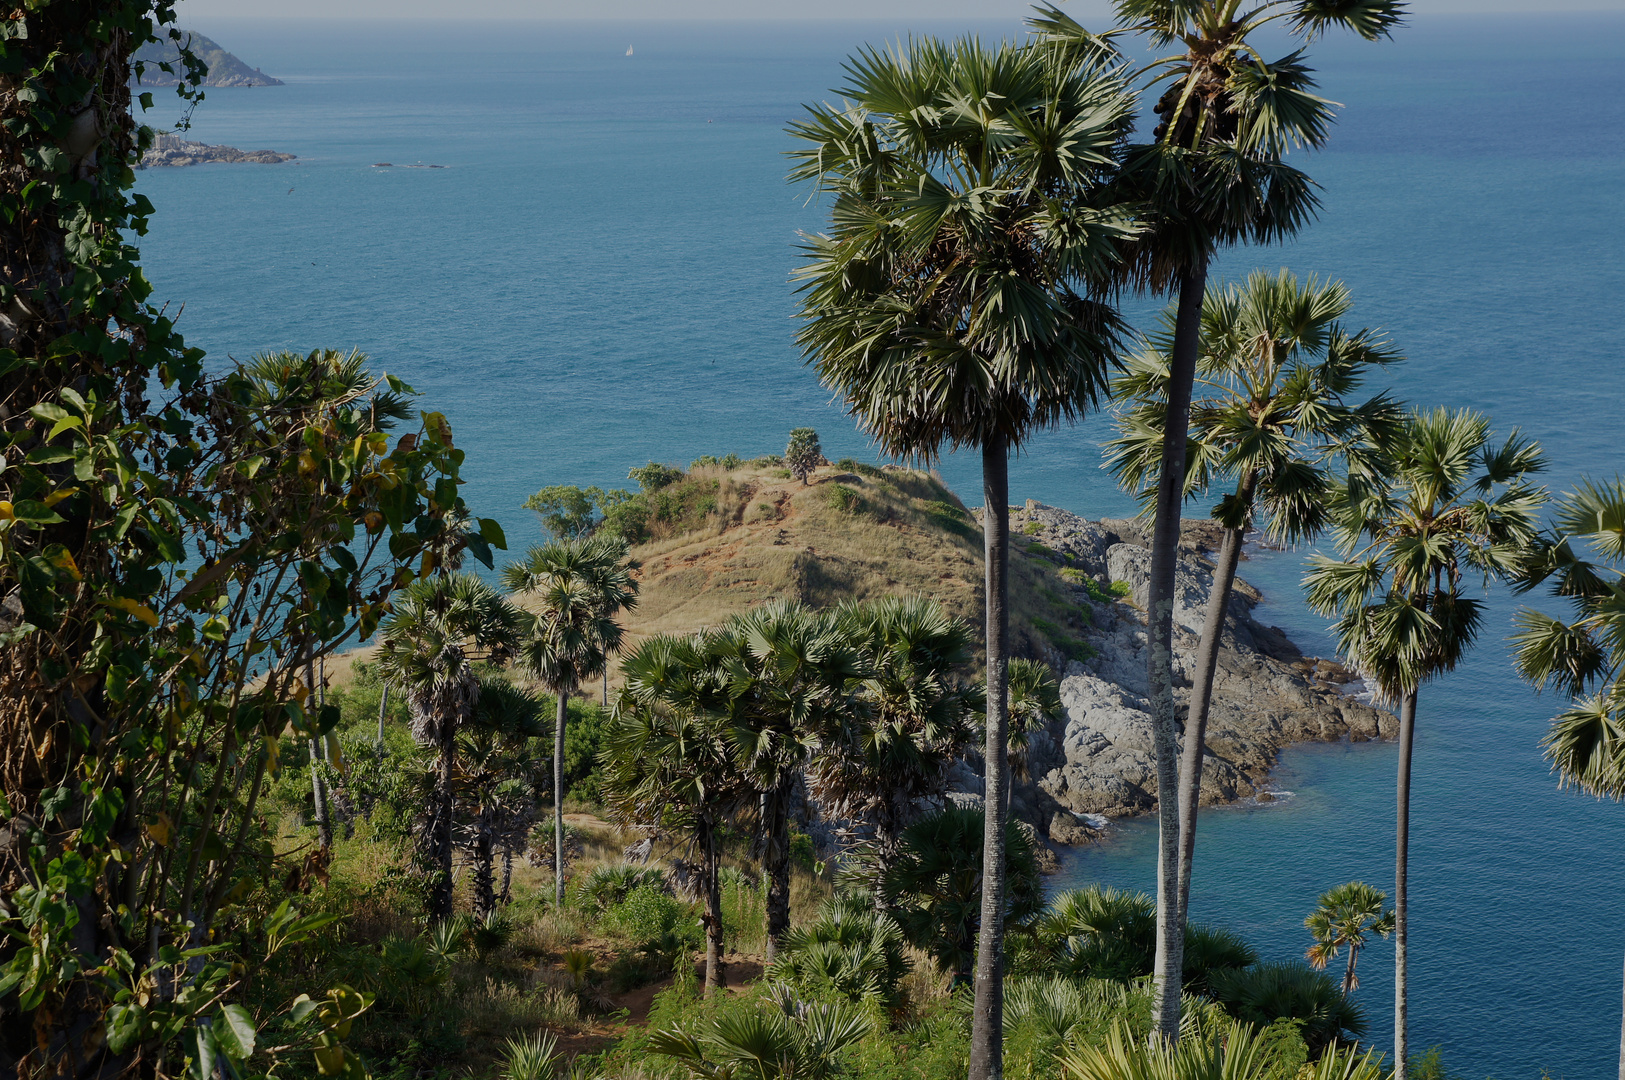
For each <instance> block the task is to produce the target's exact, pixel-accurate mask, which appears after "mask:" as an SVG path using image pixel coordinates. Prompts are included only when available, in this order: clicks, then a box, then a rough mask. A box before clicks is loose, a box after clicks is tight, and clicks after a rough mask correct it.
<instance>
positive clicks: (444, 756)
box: [429, 724, 457, 922]
mask: <svg viewBox="0 0 1625 1080" xmlns="http://www.w3.org/2000/svg"><path fill="white" fill-rule="evenodd" d="M456 769H457V731H456V727H455V725H453V724H446V725H445V728H444V730H443V731H442V732H441V738H440V761H439V762H438V763H437V764H436V766H435V776H434V817H433V818H432V820H431V821H430V823H429V843H430V845H431V848H430V852H429V856H430V860H431V865H432V866H433V867H434V869H435V880H434V886H433V888H431V889H430V892H429V917H430V918H432V919H434V920H435V921H437V922H438V921H441V920H444V919H449V918H451V910H452V881H451V823H452V804H451V789H452V778H453V777H454V776H455V775H456Z"/></svg>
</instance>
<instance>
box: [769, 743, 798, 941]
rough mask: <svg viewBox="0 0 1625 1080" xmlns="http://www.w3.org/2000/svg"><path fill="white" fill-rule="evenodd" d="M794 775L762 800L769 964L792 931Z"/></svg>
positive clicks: (788, 777)
mask: <svg viewBox="0 0 1625 1080" xmlns="http://www.w3.org/2000/svg"><path fill="white" fill-rule="evenodd" d="M794 782H795V776H794V775H793V774H791V775H789V776H787V777H786V778H785V779H784V780H782V781H781V782H780V783H779V785H778V787H777V788H775V789H774V790H773V791H770V792H768V793H767V794H766V795H765V796H763V798H762V804H763V805H762V811H763V813H762V829H763V832H764V834H765V836H766V839H767V843H766V844H764V845H763V849H762V863H763V866H762V869H764V870H766V871H767V904H766V906H767V950H766V952H767V962H768V963H770V964H771V963H772V962H773V960H774V958H775V957H776V956H778V954H779V941H780V940H781V939H782V938H783V937H784V935H785V934H786V933H787V932H789V929H790V785H791V784H793V783H794Z"/></svg>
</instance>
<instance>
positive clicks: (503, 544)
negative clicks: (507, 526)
mask: <svg viewBox="0 0 1625 1080" xmlns="http://www.w3.org/2000/svg"><path fill="white" fill-rule="evenodd" d="M480 535H481V536H483V537H485V542H486V543H487V544H490V545H491V546H492V547H494V548H496V549H497V550H498V551H507V550H508V537H507V536H506V535H504V533H503V532H502V526H501V525H499V524H497V520H496V519H495V518H480Z"/></svg>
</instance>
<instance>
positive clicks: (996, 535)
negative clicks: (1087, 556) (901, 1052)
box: [970, 437, 1010, 1080]
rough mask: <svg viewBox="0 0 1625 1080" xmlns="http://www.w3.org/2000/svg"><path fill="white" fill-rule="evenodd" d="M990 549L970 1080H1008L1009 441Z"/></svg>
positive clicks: (999, 462)
mask: <svg viewBox="0 0 1625 1080" xmlns="http://www.w3.org/2000/svg"><path fill="white" fill-rule="evenodd" d="M982 543H983V556H984V562H985V564H986V592H987V748H986V750H985V751H984V754H983V766H982V771H983V773H984V774H985V777H986V780H985V783H984V785H983V793H984V798H983V806H984V809H985V813H984V815H983V816H984V819H985V821H986V830H985V832H984V833H983V839H982V925H981V929H980V931H979V932H978V934H977V939H976V1002H975V1012H974V1013H973V1017H972V1020H971V1046H970V1080H1001V1078H1002V1077H1003V1076H1004V877H1005V875H1004V843H1005V835H1004V823H1005V818H1006V817H1007V816H1008V814H1009V805H1010V791H1009V787H1010V784H1009V772H1010V763H1009V760H1008V747H1009V741H1010V716H1009V701H1008V700H1007V697H1008V694H1007V690H1008V687H1007V685H1006V684H1007V664H1008V660H1009V657H1008V656H1007V654H1006V642H1005V635H1006V630H1007V629H1008V619H1009V616H1008V612H1007V611H1006V608H1005V599H1006V590H1007V588H1008V581H1007V579H1008V576H1009V569H1010V454H1009V450H1008V448H1007V446H1006V444H1005V440H1004V439H1003V438H1002V437H997V438H992V439H989V440H988V443H987V445H986V446H984V447H983V448H982Z"/></svg>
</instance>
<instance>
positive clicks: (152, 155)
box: [138, 132, 297, 169]
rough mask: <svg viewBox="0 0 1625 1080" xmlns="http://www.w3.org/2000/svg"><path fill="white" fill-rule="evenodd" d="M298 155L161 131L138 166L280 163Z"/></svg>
mask: <svg viewBox="0 0 1625 1080" xmlns="http://www.w3.org/2000/svg"><path fill="white" fill-rule="evenodd" d="M296 156H297V155H295V154H283V153H279V152H278V151H276V150H239V149H237V148H236V147H235V146H210V145H208V144H207V143H200V142H189V141H187V140H186V139H183V138H181V137H180V136H179V135H171V134H168V133H165V132H160V133H159V134H158V135H157V137H156V138H154V139H153V143H152V149H150V150H148V151H147V152H146V153H145V154H142V155H141V164H140V165H139V166H138V168H142V169H155V168H166V167H169V168H181V167H185V166H187V165H206V164H209V163H211V162H222V163H226V164H232V165H236V164H242V163H244V162H247V163H250V164H254V165H280V164H281V163H282V162H284V161H292V160H294V158H295V157H296Z"/></svg>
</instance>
